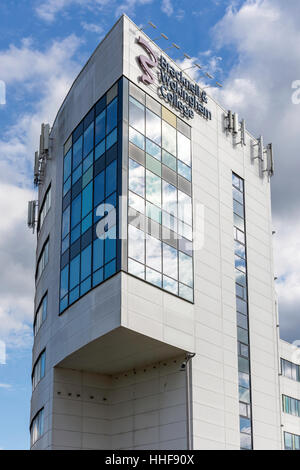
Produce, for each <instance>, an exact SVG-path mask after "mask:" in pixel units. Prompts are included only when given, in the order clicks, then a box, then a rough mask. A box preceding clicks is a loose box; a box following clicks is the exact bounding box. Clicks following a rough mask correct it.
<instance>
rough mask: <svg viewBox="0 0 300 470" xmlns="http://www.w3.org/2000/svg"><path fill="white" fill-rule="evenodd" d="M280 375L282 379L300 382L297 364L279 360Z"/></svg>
mask: <svg viewBox="0 0 300 470" xmlns="http://www.w3.org/2000/svg"><path fill="white" fill-rule="evenodd" d="M281 373H282V375H283V376H284V377H288V378H289V379H292V380H296V381H297V382H300V366H299V365H298V364H294V363H293V362H290V361H287V360H286V359H281Z"/></svg>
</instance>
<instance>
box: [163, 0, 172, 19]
mask: <svg viewBox="0 0 300 470" xmlns="http://www.w3.org/2000/svg"><path fill="white" fill-rule="evenodd" d="M161 11H162V12H163V13H165V14H166V15H167V16H171V15H172V14H173V12H174V8H173V5H172V2H171V0H162V2H161Z"/></svg>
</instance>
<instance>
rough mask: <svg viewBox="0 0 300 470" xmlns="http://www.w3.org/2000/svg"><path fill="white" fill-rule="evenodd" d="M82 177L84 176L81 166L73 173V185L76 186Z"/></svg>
mask: <svg viewBox="0 0 300 470" xmlns="http://www.w3.org/2000/svg"><path fill="white" fill-rule="evenodd" d="M81 175H82V165H79V167H78V168H76V170H75V171H73V176H72V184H75V183H76V181H78V180H79V178H80V176H81Z"/></svg>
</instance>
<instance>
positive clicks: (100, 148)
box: [95, 139, 105, 160]
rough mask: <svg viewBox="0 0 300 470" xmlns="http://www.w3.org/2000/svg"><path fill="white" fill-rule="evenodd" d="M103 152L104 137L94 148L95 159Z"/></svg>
mask: <svg viewBox="0 0 300 470" xmlns="http://www.w3.org/2000/svg"><path fill="white" fill-rule="evenodd" d="M104 152H105V139H104V140H102V142H100V144H99V145H97V147H96V148H95V160H97V159H98V158H100V157H101V156H102V155H103V154H104Z"/></svg>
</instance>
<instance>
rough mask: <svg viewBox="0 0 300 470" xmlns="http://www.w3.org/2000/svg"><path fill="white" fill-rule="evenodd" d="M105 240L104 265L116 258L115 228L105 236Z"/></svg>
mask: <svg viewBox="0 0 300 470" xmlns="http://www.w3.org/2000/svg"><path fill="white" fill-rule="evenodd" d="M106 237H107V238H106V239H105V263H108V262H109V261H111V260H112V259H113V258H115V257H116V251H117V240H116V227H112V228H111V229H110V230H109V231H108V232H107V234H106Z"/></svg>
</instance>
